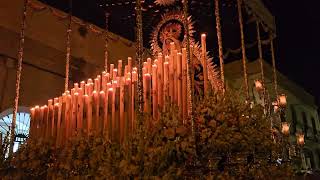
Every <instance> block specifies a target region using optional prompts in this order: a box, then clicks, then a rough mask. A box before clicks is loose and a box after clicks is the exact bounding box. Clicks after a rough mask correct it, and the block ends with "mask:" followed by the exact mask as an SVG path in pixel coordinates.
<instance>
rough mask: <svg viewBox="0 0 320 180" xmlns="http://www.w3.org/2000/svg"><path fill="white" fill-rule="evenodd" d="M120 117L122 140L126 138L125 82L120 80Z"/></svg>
mask: <svg viewBox="0 0 320 180" xmlns="http://www.w3.org/2000/svg"><path fill="white" fill-rule="evenodd" d="M119 100H120V104H119V106H120V118H119V120H120V121H119V131H120V142H121V143H122V142H123V140H124V134H125V133H124V131H125V119H124V82H123V80H121V81H120V99H119Z"/></svg>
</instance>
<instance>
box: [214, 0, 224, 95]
mask: <svg viewBox="0 0 320 180" xmlns="http://www.w3.org/2000/svg"><path fill="white" fill-rule="evenodd" d="M214 13H215V16H216V29H217V37H218V46H219V60H220V73H221V81H222V83H223V87H222V89H223V92H224V91H225V80H224V61H223V46H222V35H221V23H220V21H221V19H220V8H219V0H215V11H214Z"/></svg>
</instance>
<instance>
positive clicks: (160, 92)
mask: <svg viewBox="0 0 320 180" xmlns="http://www.w3.org/2000/svg"><path fill="white" fill-rule="evenodd" d="M157 65H158V70H157V74H158V104H159V106H160V108H162V107H163V58H162V54H161V53H159V54H158V63H157Z"/></svg>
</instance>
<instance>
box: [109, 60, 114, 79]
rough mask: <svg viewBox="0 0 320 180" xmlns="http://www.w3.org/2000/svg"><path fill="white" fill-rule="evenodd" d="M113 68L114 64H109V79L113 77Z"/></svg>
mask: <svg viewBox="0 0 320 180" xmlns="http://www.w3.org/2000/svg"><path fill="white" fill-rule="evenodd" d="M113 68H114V64H110V70H109V74H110V79H113Z"/></svg>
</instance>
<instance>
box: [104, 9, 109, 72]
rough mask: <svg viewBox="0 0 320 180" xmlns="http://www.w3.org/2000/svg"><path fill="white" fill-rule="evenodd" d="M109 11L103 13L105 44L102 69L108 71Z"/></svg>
mask: <svg viewBox="0 0 320 180" xmlns="http://www.w3.org/2000/svg"><path fill="white" fill-rule="evenodd" d="M109 15H110V14H109V13H108V12H106V13H105V18H106V19H105V20H106V29H105V46H104V48H105V49H104V70H105V71H106V72H108V56H109V54H108V31H109Z"/></svg>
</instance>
